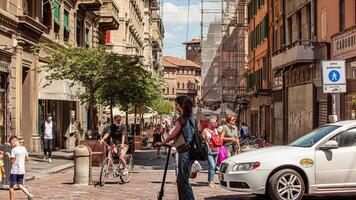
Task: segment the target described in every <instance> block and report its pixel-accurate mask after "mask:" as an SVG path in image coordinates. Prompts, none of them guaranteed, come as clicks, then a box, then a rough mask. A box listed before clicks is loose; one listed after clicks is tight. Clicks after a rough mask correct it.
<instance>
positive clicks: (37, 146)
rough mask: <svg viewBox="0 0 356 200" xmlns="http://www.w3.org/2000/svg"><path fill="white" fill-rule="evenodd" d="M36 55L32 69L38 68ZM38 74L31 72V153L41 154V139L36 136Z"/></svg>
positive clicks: (37, 128)
mask: <svg viewBox="0 0 356 200" xmlns="http://www.w3.org/2000/svg"><path fill="white" fill-rule="evenodd" d="M38 57H39V56H38V54H36V55H35V56H34V59H33V60H34V61H33V63H32V67H31V68H32V69H34V68H35V67H37V66H38ZM37 77H38V74H37V72H36V71H34V70H31V72H30V79H31V83H30V85H31V90H32V92H31V133H32V136H31V148H30V151H31V152H41V150H42V149H41V138H40V136H39V135H38V131H39V129H40V128H41V127H38V120H39V119H38V84H37Z"/></svg>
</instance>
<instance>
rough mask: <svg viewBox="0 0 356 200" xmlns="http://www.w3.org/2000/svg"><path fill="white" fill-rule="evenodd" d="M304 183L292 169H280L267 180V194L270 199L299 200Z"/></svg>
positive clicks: (302, 194) (301, 196) (302, 192)
mask: <svg viewBox="0 0 356 200" xmlns="http://www.w3.org/2000/svg"><path fill="white" fill-rule="evenodd" d="M304 191H305V184H304V180H303V178H302V177H301V176H300V174H299V173H298V172H296V171H294V170H292V169H282V170H280V171H278V172H276V173H275V174H273V176H272V177H271V178H270V179H269V180H268V191H267V192H268V195H269V196H270V198H271V199H272V200H301V199H302V198H303V196H304Z"/></svg>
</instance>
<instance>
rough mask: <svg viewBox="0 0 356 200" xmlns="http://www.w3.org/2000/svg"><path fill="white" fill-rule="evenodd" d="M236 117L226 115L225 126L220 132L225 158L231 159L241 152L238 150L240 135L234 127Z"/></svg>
mask: <svg viewBox="0 0 356 200" xmlns="http://www.w3.org/2000/svg"><path fill="white" fill-rule="evenodd" d="M235 122H236V117H235V116H234V115H227V117H226V125H224V127H223V130H222V132H221V140H222V141H223V145H224V146H225V147H226V149H227V157H228V158H229V157H231V156H234V155H236V154H237V153H240V152H241V148H240V139H239V137H240V133H239V130H238V128H237V126H236V125H235Z"/></svg>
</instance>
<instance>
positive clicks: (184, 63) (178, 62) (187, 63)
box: [163, 56, 201, 68]
mask: <svg viewBox="0 0 356 200" xmlns="http://www.w3.org/2000/svg"><path fill="white" fill-rule="evenodd" d="M165 63H166V64H167V67H170V65H174V66H176V67H194V68H201V66H200V65H198V64H196V63H194V62H193V61H191V60H185V59H180V58H177V57H173V56H164V57H163V66H166V65H165ZM168 63H169V64H168ZM168 65H169V66H168Z"/></svg>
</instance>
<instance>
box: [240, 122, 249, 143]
mask: <svg viewBox="0 0 356 200" xmlns="http://www.w3.org/2000/svg"><path fill="white" fill-rule="evenodd" d="M240 133H241V137H242V139H246V138H248V137H249V134H250V133H249V130H248V127H247V124H246V123H245V122H242V123H241V129H240Z"/></svg>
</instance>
